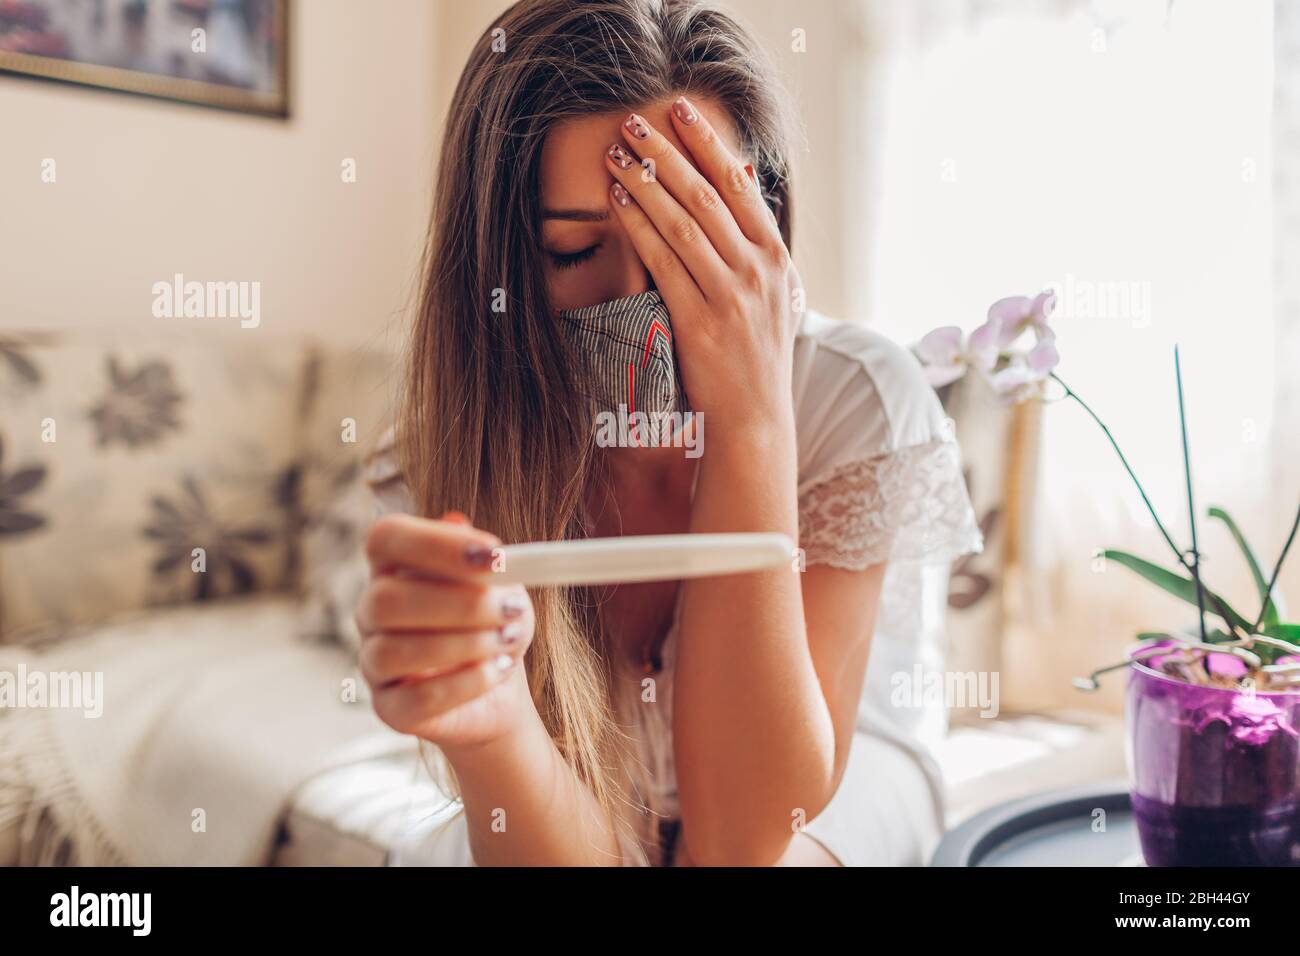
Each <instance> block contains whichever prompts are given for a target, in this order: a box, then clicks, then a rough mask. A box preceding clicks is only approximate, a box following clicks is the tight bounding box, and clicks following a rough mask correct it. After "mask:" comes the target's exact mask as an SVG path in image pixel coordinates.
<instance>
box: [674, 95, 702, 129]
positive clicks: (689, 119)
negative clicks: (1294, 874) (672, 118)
mask: <svg viewBox="0 0 1300 956" xmlns="http://www.w3.org/2000/svg"><path fill="white" fill-rule="evenodd" d="M673 113H674V115H676V117H677V118H678V119H679V120H681V121H682V122H683V123H685V124H686V125H687V126H693V125H695V121H696V120H698V119H699V118H700V114H699V113H697V112H695V107H693V106H691V104H690V103H688V102H687V101H686V97H684V96H679V97H677V101H676V102H675V103H673Z"/></svg>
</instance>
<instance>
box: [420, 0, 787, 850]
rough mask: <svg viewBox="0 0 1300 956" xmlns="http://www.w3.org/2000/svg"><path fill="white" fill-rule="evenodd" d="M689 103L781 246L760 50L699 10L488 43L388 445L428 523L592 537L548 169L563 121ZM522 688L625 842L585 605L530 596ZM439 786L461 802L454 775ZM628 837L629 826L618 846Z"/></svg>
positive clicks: (447, 169) (779, 162) (643, 828)
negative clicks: (452, 520) (549, 287)
mask: <svg viewBox="0 0 1300 956" xmlns="http://www.w3.org/2000/svg"><path fill="white" fill-rule="evenodd" d="M680 94H685V95H688V96H695V97H697V98H704V97H707V98H710V99H712V100H714V101H715V102H717V103H719V104H720V105H721V106H722V107H723V108H725V109H726V110H727V112H728V114H729V116H730V118H731V120H732V121H733V123H734V124H735V127H736V129H737V132H738V134H739V137H740V141H741V146H742V148H743V150H744V153H745V156H746V157H747V158H748V160H749V162H751V163H752V164H753V166H754V171H755V173H756V175H757V178H758V182H759V184H760V187H761V189H762V191H763V194H764V195H765V197H766V198H767V200H768V203H769V205H770V206H771V208H772V209H773V212H774V213H775V215H776V217H777V221H778V223H779V224H780V227H781V233H782V235H783V236H784V237H785V241H786V244H787V245H789V244H790V227H791V214H792V210H791V198H790V170H789V165H788V153H789V145H788V144H789V141H790V112H789V109H788V107H787V106H786V104H785V101H784V99H783V93H782V91H781V88H780V85H779V83H778V82H777V81H776V79H775V72H774V70H773V69H772V67H771V66H770V65H769V64H768V61H767V60H766V58H765V57H764V55H763V53H762V51H761V50H760V49H759V47H758V46H757V44H755V43H754V41H753V40H752V39H751V38H750V37H749V35H748V33H747V32H746V31H745V30H744V29H743V28H742V27H740V26H739V25H738V24H737V23H736V22H735V21H734V20H733V19H732V18H731V17H729V16H727V15H726V14H724V13H722V12H720V11H718V10H717V9H715V8H713V7H710V6H708V5H706V4H704V3H700V2H696V0H521V2H519V3H516V4H515V5H514V6H512V7H511V8H510V9H509V10H507V11H506V12H505V13H504V14H503V15H502V16H501V17H500V18H499V19H498V20H497V21H496V22H495V23H494V24H493V25H492V26H491V27H489V28H488V29H487V30H486V31H484V33H483V36H482V37H480V38H479V41H478V43H477V45H476V46H475V48H474V51H473V53H472V54H471V55H470V58H469V62H468V64H466V66H465V70H464V72H463V73H462V74H461V77H460V82H459V83H458V84H457V87H456V92H455V95H454V97H453V99H452V102H451V107H450V113H449V116H448V120H447V127H446V130H445V133H444V136H443V141H442V153H441V160H440V165H439V169H438V178H437V187H436V192H435V200H434V209H433V216H432V220H431V223H430V228H429V237H428V245H427V248H426V252H425V260H424V266H423V280H422V288H421V294H420V302H419V306H418V310H417V314H416V317H415V322H414V327H413V330H412V335H411V344H410V350H409V360H410V368H409V372H408V376H407V381H406V388H405V391H404V395H403V399H402V404H401V409H400V413H399V422H398V444H399V449H400V453H401V456H402V463H403V469H404V473H405V476H406V480H407V483H408V485H409V486H410V489H411V492H412V495H413V499H414V501H415V503H416V505H417V507H418V508H419V509H420V510H421V513H422V514H424V515H427V516H436V515H440V514H442V513H443V512H444V511H446V510H448V509H458V510H460V511H463V512H465V513H466V514H467V515H468V516H469V518H470V519H471V520H472V521H473V523H474V524H475V525H476V526H479V527H482V528H485V529H487V530H489V531H491V532H493V533H495V534H497V535H498V536H499V537H500V538H501V539H502V540H503V541H506V542H512V541H531V540H557V539H564V538H574V537H585V536H586V535H587V530H588V520H587V516H586V514H585V507H584V504H585V500H586V494H587V492H588V490H589V488H590V487H591V482H592V481H594V480H597V479H596V477H595V476H596V475H597V468H596V455H595V452H596V449H595V445H594V440H593V428H592V409H591V407H590V405H589V403H588V402H584V401H583V400H582V399H580V398H579V394H580V390H579V389H576V388H575V387H574V384H573V383H574V380H575V372H574V369H575V362H576V360H577V359H576V357H575V356H573V355H571V354H570V353H569V350H568V348H567V346H566V344H565V340H564V338H563V336H561V335H560V334H558V332H557V329H556V328H555V327H554V325H553V319H552V317H551V315H550V312H549V309H548V306H547V298H546V283H545V278H544V272H543V262H542V255H543V253H542V251H541V250H542V241H541V196H540V192H541V189H540V178H539V166H540V158H541V155H542V145H543V142H544V140H545V138H546V135H547V133H548V131H549V130H550V129H551V128H552V127H553V126H555V125H556V124H557V123H561V122H563V121H565V120H567V119H571V118H574V117H579V116H587V115H591V114H596V113H606V112H612V111H616V110H618V111H629V110H632V109H637V108H641V107H644V106H645V105H647V104H650V103H654V102H659V101H663V100H665V99H670V98H673V97H676V96H677V95H680ZM531 597H532V599H533V603H534V607H535V609H536V613H537V633H536V637H535V639H534V642H533V644H532V646H531V647H530V649H529V651H528V654H527V658H526V661H525V667H526V673H527V677H528V682H529V687H530V689H531V693H532V696H533V699H534V702H535V704H536V706H537V709H538V712H539V714H540V715H541V717H542V720H543V722H544V724H545V726H546V727H547V729H548V731H549V732H550V734H551V737H552V739H553V740H554V741H555V743H556V746H557V748H558V749H559V751H560V752H561V753H562V754H563V755H564V757H565V759H566V760H567V761H568V762H569V764H570V765H571V766H572V767H573V768H574V770H575V772H576V773H577V775H578V776H579V778H580V779H581V780H583V781H584V782H585V783H586V784H587V786H588V787H589V788H590V790H591V792H592V793H593V795H594V796H595V798H596V799H597V800H598V802H599V804H600V806H601V807H602V808H603V809H605V810H606V811H608V812H609V813H610V814H611V819H612V820H613V821H614V822H615V823H616V824H618V825H619V826H621V827H627V826H631V827H632V828H633V829H634V830H635V831H636V832H637V833H638V834H639V835H640V837H641V838H642V839H644V838H645V834H647V833H648V832H650V831H649V829H648V826H647V824H646V821H645V817H646V816H647V815H646V814H644V813H635V814H633V815H632V818H631V822H630V824H629V822H628V818H627V815H626V808H627V807H629V806H631V805H632V804H631V803H630V802H629V801H628V799H627V795H628V790H627V784H628V781H629V779H630V778H629V776H628V772H629V770H630V769H632V768H631V767H630V765H629V756H630V753H631V751H630V748H629V746H628V740H627V737H626V736H625V734H624V733H623V731H622V730H621V729H620V727H619V722H618V720H617V719H616V715H618V714H619V712H620V707H619V701H618V700H616V699H615V694H614V691H613V688H614V687H615V686H616V683H617V677H618V674H619V671H618V666H619V665H618V662H617V655H616V654H614V653H612V649H610V648H607V647H606V646H605V639H604V636H603V635H602V633H601V628H600V626H599V615H598V614H596V613H594V607H595V601H594V600H593V595H591V594H588V593H586V592H583V591H580V590H573V591H565V590H555V589H539V590H537V591H534V592H533V593H532V595H531ZM440 777H441V779H442V780H443V781H444V783H445V784H446V785H447V786H448V787H449V789H451V790H452V791H453V792H457V791H458V786H457V784H456V782H455V780H454V774H452V773H451V771H450V768H449V767H447V766H446V765H445V764H441V768H440ZM622 833H623V834H626V830H624V831H622Z"/></svg>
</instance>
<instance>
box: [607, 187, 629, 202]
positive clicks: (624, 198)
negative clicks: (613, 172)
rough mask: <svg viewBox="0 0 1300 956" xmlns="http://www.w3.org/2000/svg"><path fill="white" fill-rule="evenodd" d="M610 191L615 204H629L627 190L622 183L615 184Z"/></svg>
mask: <svg viewBox="0 0 1300 956" xmlns="http://www.w3.org/2000/svg"><path fill="white" fill-rule="evenodd" d="M609 191H610V192H611V193H612V194H613V196H614V202H616V203H618V204H619V205H620V206H626V205H627V204H628V195H627V190H626V189H624V188H623V184H622V183H615V184H614V185H613V186H611V187H610V189H609Z"/></svg>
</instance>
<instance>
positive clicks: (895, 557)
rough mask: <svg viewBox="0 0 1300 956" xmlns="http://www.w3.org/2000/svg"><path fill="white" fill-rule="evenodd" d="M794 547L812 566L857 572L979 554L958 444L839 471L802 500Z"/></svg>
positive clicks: (942, 442) (930, 445)
mask: <svg viewBox="0 0 1300 956" xmlns="http://www.w3.org/2000/svg"><path fill="white" fill-rule="evenodd" d="M799 545H800V547H801V548H803V550H804V557H805V560H806V562H807V563H808V564H810V565H811V564H828V565H831V566H833V567H837V568H846V569H849V570H854V571H859V570H862V569H863V568H867V567H870V566H871V565H874V564H880V563H882V562H886V561H888V562H904V561H912V562H926V563H929V562H947V561H951V560H953V559H954V558H956V557H958V556H960V555H963V554H967V553H970V552H978V551H980V550H982V549H983V540H982V538H981V535H980V532H979V528H978V526H977V524H976V521H975V512H974V509H973V508H972V507H971V503H970V497H969V495H968V494H967V491H966V483H965V481H964V480H963V479H962V473H961V454H960V452H959V450H958V447H957V445H956V443H955V442H952V441H950V440H947V439H935V440H933V441H929V442H926V443H924V444H920V445H913V446H911V447H908V448H902V449H899V450H898V451H894V452H889V453H887V454H883V455H878V456H876V457H873V458H865V459H860V460H858V461H851V462H848V463H846V464H844V465H842V466H840V467H839V468H836V469H835V470H834V471H832V472H830V473H829V474H828V475H827V476H826V477H825V478H824V479H823V480H822V481H819V482H818V483H817V484H816V485H814V486H813V487H811V488H809V489H808V490H807V491H805V492H804V493H803V494H802V495H801V496H800V498H799Z"/></svg>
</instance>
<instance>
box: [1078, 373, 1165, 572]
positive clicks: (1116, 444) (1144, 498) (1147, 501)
mask: <svg viewBox="0 0 1300 956" xmlns="http://www.w3.org/2000/svg"><path fill="white" fill-rule="evenodd" d="M1052 378H1054V379H1055V380H1056V382H1057V384H1059V385H1060V386H1061V388H1063V389H1065V394H1066V396H1067V397H1069V398H1072V399H1074V400H1075V401H1076V402H1078V403H1079V407H1080V408H1082V409H1083V410H1084V411H1085V412H1087V413H1088V415H1089V416H1090V417H1091V418H1092V420H1093V421H1094V422H1096V423H1097V427H1098V428H1100V429H1101V430H1102V433H1103V434H1105V436H1106V440H1107V441H1109V442H1110V447H1111V448H1114V449H1115V454H1116V455H1118V456H1119V462H1120V464H1121V465H1123V466H1124V470H1125V471H1127V472H1128V476H1129V477H1130V478H1132V479H1133V484H1134V485H1136V486H1137V490H1138V494H1140V495H1141V496H1142V503H1143V504H1145V505H1146V506H1147V511H1148V512H1149V513H1150V515H1151V520H1152V521H1154V522H1155V523H1156V527H1157V528H1159V529H1160V533H1161V534H1162V535H1164V538H1165V541H1167V542H1168V543H1169V549H1170V550H1171V551H1173V553H1174V554H1175V555H1177V556H1178V560H1179V562H1180V563H1182V564H1183V565H1184V567H1186V558H1185V557H1184V556H1183V552H1182V550H1181V549H1180V548H1179V547H1178V545H1176V544H1174V539H1173V538H1172V537H1170V536H1169V532H1168V531H1167V530H1166V529H1165V526H1164V524H1162V523H1161V521H1160V516H1159V515H1158V514H1156V507H1155V505H1153V504H1152V503H1151V499H1150V498H1148V497H1147V493H1146V489H1145V488H1143V487H1142V482H1140V481H1138V476H1137V475H1136V474H1134V473H1133V467H1132V466H1131V465H1130V464H1129V463H1128V459H1127V458H1125V457H1124V452H1123V451H1121V450H1120V447H1119V442H1117V441H1115V436H1114V435H1112V434H1111V433H1110V429H1109V428H1107V427H1106V423H1105V422H1103V421H1102V420H1101V419H1100V418H1099V417H1098V416H1097V413H1096V412H1094V411H1093V410H1092V408H1091V407H1090V406H1089V405H1088V403H1087V402H1085V401H1084V400H1083V399H1082V398H1080V397H1079V396H1078V394H1077V393H1076V392H1075V391H1074V389H1072V388H1070V386H1068V385H1066V384H1065V382H1064V381H1063V380H1062V379H1061V376H1059V375H1057V374H1056V373H1055V372H1053V373H1052Z"/></svg>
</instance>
